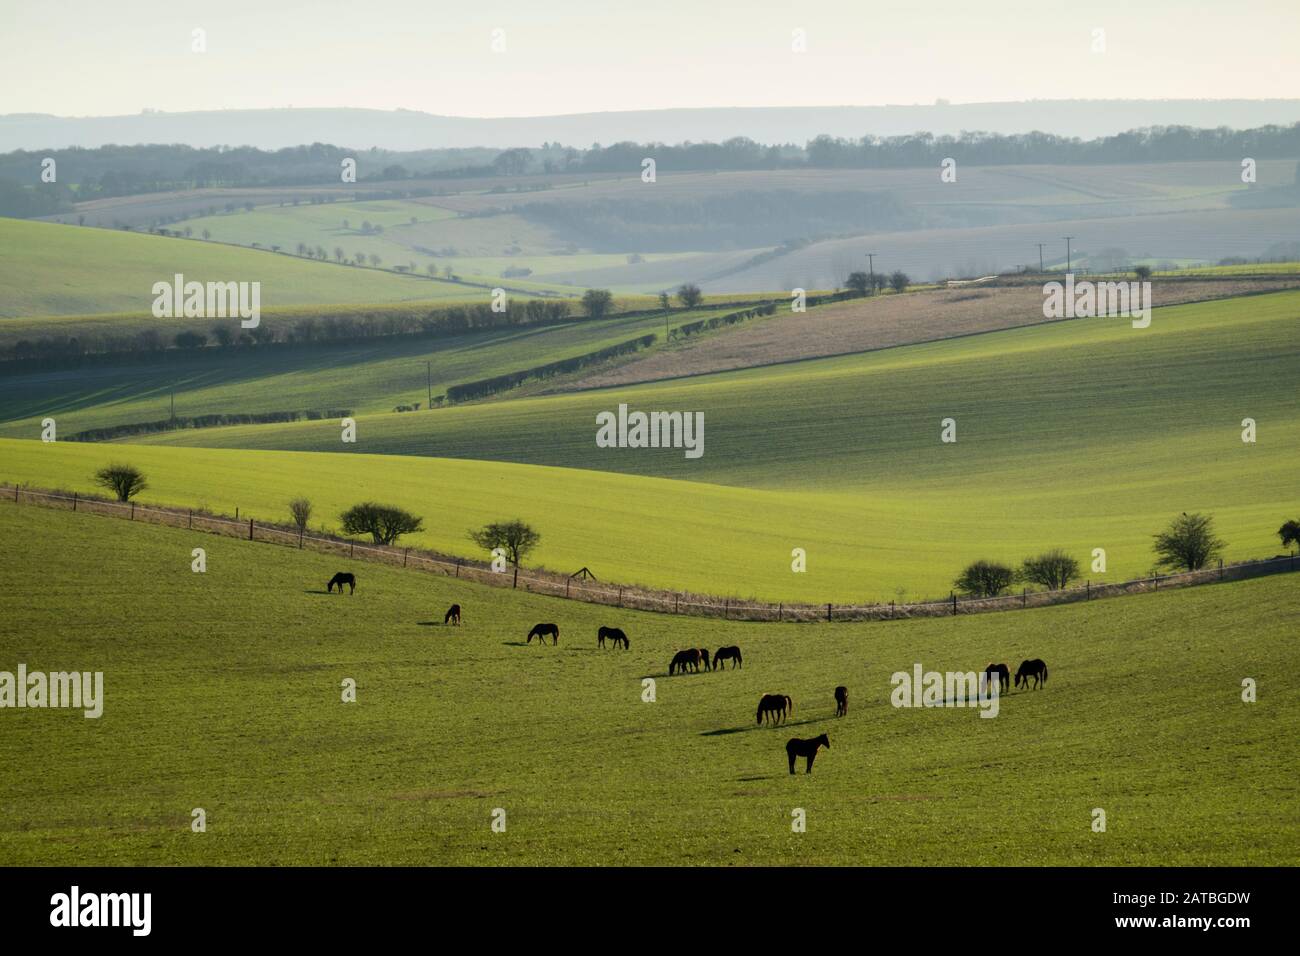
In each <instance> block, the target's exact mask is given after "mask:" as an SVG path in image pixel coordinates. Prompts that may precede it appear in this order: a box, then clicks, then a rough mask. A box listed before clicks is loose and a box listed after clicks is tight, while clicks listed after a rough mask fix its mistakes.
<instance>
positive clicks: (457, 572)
mask: <svg viewBox="0 0 1300 956" xmlns="http://www.w3.org/2000/svg"><path fill="white" fill-rule="evenodd" d="M456 577H460V558H457V559H456Z"/></svg>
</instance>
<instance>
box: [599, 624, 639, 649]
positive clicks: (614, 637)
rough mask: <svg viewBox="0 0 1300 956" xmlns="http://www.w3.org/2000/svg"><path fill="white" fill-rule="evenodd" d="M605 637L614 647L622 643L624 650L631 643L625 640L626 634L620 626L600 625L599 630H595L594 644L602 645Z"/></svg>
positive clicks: (628, 647)
mask: <svg viewBox="0 0 1300 956" xmlns="http://www.w3.org/2000/svg"><path fill="white" fill-rule="evenodd" d="M606 638H608V639H609V640H610V641H612V642H613V644H614V646H615V647H618V645H620V644H622V645H623V650H625V651H626V650H629V649H630V647H631V645H629V644H628V642H627V635H626V634H624V633H623V631H622V630H621V629H620V628H617V627H602V628H601V629H600V630H598V631H597V632H596V646H597V647H604V646H605V639H606Z"/></svg>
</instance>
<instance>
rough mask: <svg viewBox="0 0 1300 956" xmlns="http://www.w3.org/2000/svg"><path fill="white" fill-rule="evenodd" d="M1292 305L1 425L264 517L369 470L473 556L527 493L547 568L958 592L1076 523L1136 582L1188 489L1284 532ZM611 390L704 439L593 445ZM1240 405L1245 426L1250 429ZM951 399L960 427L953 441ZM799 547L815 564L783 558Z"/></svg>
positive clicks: (736, 582)
mask: <svg viewBox="0 0 1300 956" xmlns="http://www.w3.org/2000/svg"><path fill="white" fill-rule="evenodd" d="M1298 303H1300V294H1298V293H1279V294H1274V295H1268V296H1252V297H1248V298H1243V299H1236V300H1228V301H1224V302H1210V303H1202V304H1197V305H1187V306H1177V307H1171V308H1167V309H1161V310H1157V311H1156V313H1155V316H1154V318H1153V320H1152V324H1151V326H1150V327H1149V328H1148V329H1144V330H1138V329H1133V328H1132V327H1131V326H1130V324H1129V323H1128V322H1127V320H1122V319H1097V320H1078V321H1072V322H1061V323H1055V324H1052V325H1045V326H1037V327H1032V328H1023V329H1014V330H1010V331H1003V332H996V333H991V334H987V335H980V336H974V337H970V338H964V339H954V340H949V341H943V342H934V343H927V344H923V345H916V346H909V347H904V348H897V349H889V350H885V351H881V352H875V353H869V354H866V355H854V356H847V357H843V358H836V359H823V360H816V361H809V362H799V363H792V364H788V365H781V366H772V367H767V368H757V369H750V370H745V371H739V372H730V373H723V374H718V375H712V376H702V377H700V378H696V379H691V380H689V381H686V382H677V383H658V384H653V385H645V386H637V387H630V388H622V389H608V390H600V391H592V392H583V393H577V394H567V395H558V396H547V397H532V398H521V399H517V400H511V401H503V402H492V403H486V404H482V405H467V406H461V407H453V408H450V409H442V410H437V411H434V412H432V413H428V414H419V415H409V414H408V415H391V414H389V415H374V416H363V417H361V418H360V419H359V421H358V436H357V437H358V440H357V442H356V444H350V445H345V444H343V443H342V442H341V441H340V430H339V426H338V423H337V422H331V421H321V422H304V423H295V424H289V425H262V426H246V427H234V428H213V429H199V430H187V431H180V432H168V433H161V434H158V435H153V436H148V437H147V438H143V437H142V438H140V439H138V441H137V443H136V444H134V445H131V446H126V445H114V446H112V447H104V446H87V445H69V444H66V443H56V444H54V445H48V444H41V443H37V442H32V441H27V442H23V441H3V442H0V449H2V450H3V462H4V464H3V468H0V478H3V479H6V480H10V481H13V480H19V481H23V482H29V483H32V484H35V485H38V486H60V487H67V488H81V489H86V488H88V487H89V476H90V474H91V472H92V471H93V470H94V468H95V467H98V466H99V465H102V464H103V463H105V462H106V461H108V460H110V459H119V458H120V459H125V460H129V461H131V462H133V463H135V464H137V465H139V466H140V467H142V468H144V469H145V470H146V472H148V473H149V475H150V479H151V482H152V484H153V487H152V488H151V490H150V494H151V495H154V496H156V500H159V501H163V502H168V503H175V504H179V505H182V506H192V505H194V504H195V503H197V502H202V503H204V504H206V505H208V506H210V507H212V508H215V509H217V510H225V511H233V510H234V508H235V507H236V506H239V507H240V508H241V514H248V515H255V516H257V517H263V518H267V519H280V518H281V517H282V516H283V513H284V507H285V503H286V502H287V501H288V500H289V498H291V497H293V496H294V495H297V494H307V495H308V496H309V497H312V498H313V499H314V500H316V501H317V502H318V504H319V505H320V506H321V510H320V513H321V514H323V515H325V516H327V517H326V520H331V519H332V516H333V515H335V514H337V512H338V511H339V510H341V509H342V508H343V507H346V506H347V505H348V504H350V503H352V501H353V499H354V498H356V497H357V493H358V492H357V490H358V489H365V492H364V494H365V495H366V496H368V497H376V498H379V497H382V498H383V499H384V500H388V501H392V502H394V503H397V504H402V505H404V506H407V507H410V508H412V509H413V510H415V511H417V512H418V513H421V514H424V515H426V516H427V517H428V519H429V520H428V522H427V526H428V528H429V530H428V531H426V532H425V533H424V534H423V535H421V536H419V537H418V538H416V539H414V540H416V541H418V542H420V543H425V544H429V545H432V546H434V547H436V548H438V549H440V550H444V551H448V552H451V553H467V552H468V551H469V545H468V542H467V539H466V538H465V530H466V529H467V528H470V527H473V526H477V525H478V524H481V523H483V522H485V521H489V520H493V519H496V518H502V517H513V516H515V515H518V516H521V517H524V518H526V519H527V520H529V521H530V522H532V523H534V524H535V525H536V526H537V527H538V528H539V529H540V530H541V531H542V532H543V544H542V547H541V548H540V549H539V550H538V552H537V554H536V556H535V560H536V561H537V562H538V563H540V564H543V565H545V566H547V567H550V568H552V569H554V570H561V571H566V572H568V571H572V570H574V569H576V568H578V567H582V566H588V567H590V568H592V569H593V570H594V571H596V572H597V573H598V574H600V575H601V576H602V578H603V579H605V580H611V579H612V580H616V581H621V582H626V583H640V584H646V585H652V586H657V587H664V588H673V589H692V590H698V591H705V592H711V593H729V594H733V595H739V596H750V595H753V596H758V597H763V598H768V599H771V600H774V601H775V600H806V601H810V602H817V601H831V600H833V601H837V602H838V601H844V602H847V601H863V600H884V601H888V600H890V599H893V598H895V597H897V598H899V599H905V598H912V599H914V598H917V597H926V596H935V595H944V594H946V593H947V592H948V589H949V587H950V586H951V582H952V579H953V578H954V577H955V575H956V573H957V572H958V571H959V570H960V568H961V567H963V566H964V565H965V564H966V563H967V562H968V561H971V560H974V559H976V558H981V557H987V558H995V559H999V560H1004V561H1008V562H1016V561H1018V560H1019V559H1021V558H1023V557H1024V556H1026V555H1027V554H1030V553H1034V552H1036V551H1041V550H1046V549H1048V548H1051V547H1058V546H1059V547H1064V548H1066V549H1068V550H1069V551H1070V552H1071V553H1073V554H1076V555H1077V556H1079V557H1081V558H1082V557H1084V556H1087V555H1089V554H1090V553H1091V552H1092V549H1094V548H1098V547H1101V548H1104V549H1105V550H1106V551H1107V554H1108V558H1109V561H1108V568H1107V572H1106V574H1105V575H1104V579H1105V580H1120V579H1123V578H1127V577H1133V576H1138V575H1141V574H1145V573H1146V572H1147V571H1148V570H1149V569H1150V568H1151V566H1152V564H1153V560H1154V559H1153V556H1152V553H1151V535H1153V534H1154V533H1155V532H1156V531H1158V530H1160V529H1161V528H1163V527H1164V525H1165V524H1166V523H1167V521H1168V520H1169V519H1170V518H1171V517H1172V516H1173V515H1176V514H1177V513H1178V512H1180V511H1188V512H1192V511H1207V512H1211V513H1213V514H1214V515H1215V516H1216V519H1217V522H1218V527H1219V531H1220V532H1221V534H1222V536H1223V537H1224V538H1226V539H1227V541H1228V542H1229V547H1228V551H1227V554H1226V557H1227V558H1228V560H1233V559H1242V558H1250V557H1260V556H1265V555H1270V554H1273V553H1276V550H1277V538H1276V536H1275V531H1276V529H1277V527H1278V526H1279V525H1280V524H1281V523H1282V521H1283V520H1286V519H1287V518H1288V517H1294V515H1293V512H1294V511H1295V508H1296V503H1297V498H1300V494H1298V492H1300V484H1297V480H1296V477H1295V474H1294V454H1293V450H1294V448H1295V447H1296V444H1297V441H1300V414H1297V411H1298V410H1297V407H1296V404H1295V400H1294V396H1292V395H1291V394H1290V393H1289V392H1288V391H1287V390H1286V389H1284V388H1279V386H1278V383H1280V382H1287V381H1293V380H1294V379H1295V377H1296V372H1297V369H1298V368H1300V333H1298V331H1297V328H1298V326H1297V305H1298ZM620 403H627V404H628V405H629V406H630V407H631V408H632V409H641V410H664V411H672V410H681V411H691V412H702V413H703V414H704V417H705V422H706V426H707V427H706V432H705V442H704V454H703V456H702V457H700V458H694V459H692V458H687V457H686V456H685V455H684V453H683V451H682V450H680V449H628V448H623V449H612V448H603V449H602V448H597V447H596V444H595V434H596V418H595V416H596V414H597V413H598V412H600V411H612V410H615V409H617V408H618V406H619V404H620ZM1247 417H1249V418H1253V419H1255V420H1256V422H1257V423H1258V428H1259V440H1258V442H1257V443H1255V444H1244V443H1243V442H1242V440H1241V428H1242V425H1241V423H1242V421H1243V419H1245V418H1247ZM945 418H953V419H955V421H956V423H957V439H958V440H957V442H956V443H954V444H945V443H943V442H941V441H940V431H941V422H942V420H943V419H945ZM150 444H152V445H159V446H168V447H157V448H152V447H148V445H150ZM181 446H209V447H208V448H207V449H201V448H198V447H188V448H186V447H181ZM273 449H280V450H285V451H280V452H276V451H272V450H273ZM286 452H288V453H286ZM449 459H463V460H460V461H455V460H449ZM796 547H802V548H805V549H806V550H807V552H808V555H809V571H808V573H806V574H792V573H791V571H790V554H791V550H792V549H793V548H796ZM1102 578H1103V576H1102V575H1100V574H1098V575H1097V576H1096V577H1095V578H1094V580H1097V579H1102Z"/></svg>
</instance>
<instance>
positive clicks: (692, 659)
mask: <svg viewBox="0 0 1300 956" xmlns="http://www.w3.org/2000/svg"><path fill="white" fill-rule="evenodd" d="M688 667H689V668H690V669H691V670H694V671H698V670H699V669H700V652H699V650H698V649H697V648H694V647H688V648H687V649H686V650H684V651H678V652H677V653H676V654H674V655H673V660H672V663H671V664H669V665H668V675H669V676H670V677H671V676H672V675H673V674H676V673H679V672H680V673H682V674H685V673H686V668H688Z"/></svg>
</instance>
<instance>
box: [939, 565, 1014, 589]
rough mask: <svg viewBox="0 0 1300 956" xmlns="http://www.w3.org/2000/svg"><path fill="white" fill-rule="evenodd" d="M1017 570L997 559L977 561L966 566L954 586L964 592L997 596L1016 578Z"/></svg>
mask: <svg viewBox="0 0 1300 956" xmlns="http://www.w3.org/2000/svg"><path fill="white" fill-rule="evenodd" d="M1015 575H1016V572H1015V571H1013V570H1012V569H1011V568H1009V567H1007V566H1006V565H1005V564H999V563H998V562H996V561H975V562H973V563H971V564H968V565H967V566H966V569H965V570H964V571H962V573H961V575H960V576H959V577H958V578H957V580H956V581H954V582H953V586H954V587H955V588H956V589H957V590H958V591H961V592H962V593H963V594H973V595H975V596H976V597H997V595H999V594H1001V593H1002V592H1003V591H1005V590H1006V589H1007V588H1008V587H1010V586H1011V582H1012V581H1014V580H1015Z"/></svg>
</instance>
